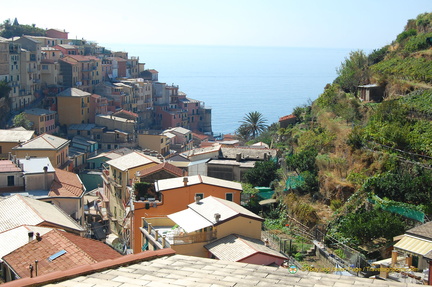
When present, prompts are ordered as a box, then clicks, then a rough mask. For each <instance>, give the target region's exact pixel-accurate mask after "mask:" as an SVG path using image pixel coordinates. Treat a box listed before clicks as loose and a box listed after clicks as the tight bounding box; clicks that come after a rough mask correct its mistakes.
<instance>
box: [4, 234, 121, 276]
mask: <svg viewBox="0 0 432 287" xmlns="http://www.w3.org/2000/svg"><path fill="white" fill-rule="evenodd" d="M62 250H64V251H66V252H65V253H64V254H62V255H60V256H58V257H57V258H55V259H52V260H50V259H49V258H50V257H51V256H52V255H54V254H56V253H57V252H59V251H62ZM121 256H122V255H121V254H120V253H118V252H117V251H115V250H114V249H112V248H111V247H110V246H108V245H106V244H104V243H102V242H100V241H97V240H93V239H88V238H84V237H80V236H78V235H74V234H70V233H67V232H64V231H59V230H57V229H55V230H52V231H50V232H48V233H46V234H45V235H42V236H41V237H40V239H35V240H33V241H31V242H29V243H28V244H26V245H24V246H22V247H20V248H18V249H16V250H15V251H13V252H11V253H9V254H8V255H6V256H4V257H3V260H4V261H5V262H7V264H8V265H9V266H11V267H12V268H13V270H14V271H15V272H16V273H17V274H18V276H20V277H21V278H24V277H29V276H30V273H29V265H30V264H32V265H33V266H34V265H35V260H38V266H37V269H38V276H39V275H44V274H48V273H51V272H54V271H61V270H69V269H71V268H74V267H77V266H81V265H88V264H93V263H97V262H101V261H103V260H107V259H115V258H119V257H121Z"/></svg>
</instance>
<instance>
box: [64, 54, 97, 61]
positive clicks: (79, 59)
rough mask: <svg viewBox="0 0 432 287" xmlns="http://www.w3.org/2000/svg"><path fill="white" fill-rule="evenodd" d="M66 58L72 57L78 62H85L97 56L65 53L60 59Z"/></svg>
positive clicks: (95, 58)
mask: <svg viewBox="0 0 432 287" xmlns="http://www.w3.org/2000/svg"><path fill="white" fill-rule="evenodd" d="M67 58H72V59H74V60H75V61H78V62H87V61H91V60H99V58H97V57H95V56H82V55H67V56H66V57H64V58H63V59H62V60H63V61H64V59H67Z"/></svg>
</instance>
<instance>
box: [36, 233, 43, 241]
mask: <svg viewBox="0 0 432 287" xmlns="http://www.w3.org/2000/svg"><path fill="white" fill-rule="evenodd" d="M36 240H37V241H41V240H42V237H41V236H40V233H39V232H37V233H36Z"/></svg>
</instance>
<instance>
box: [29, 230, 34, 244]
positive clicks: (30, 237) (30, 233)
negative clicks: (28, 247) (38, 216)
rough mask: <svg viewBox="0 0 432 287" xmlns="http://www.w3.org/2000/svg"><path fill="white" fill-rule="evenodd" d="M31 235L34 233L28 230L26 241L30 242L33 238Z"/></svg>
mask: <svg viewBox="0 0 432 287" xmlns="http://www.w3.org/2000/svg"><path fill="white" fill-rule="evenodd" d="M33 235H34V232H33V231H29V232H28V242H31V241H32V240H33Z"/></svg>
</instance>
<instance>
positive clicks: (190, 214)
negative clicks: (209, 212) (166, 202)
mask: <svg viewBox="0 0 432 287" xmlns="http://www.w3.org/2000/svg"><path fill="white" fill-rule="evenodd" d="M168 218H170V219H171V220H172V221H174V222H175V223H176V224H177V225H178V226H180V227H181V228H183V230H184V231H186V232H188V233H189V232H194V231H197V230H200V229H203V228H206V227H209V226H212V225H213V224H212V223H211V222H210V221H208V220H207V219H205V218H204V217H202V216H201V215H199V214H198V213H196V212H195V211H193V210H192V209H189V208H188V209H185V210H182V211H179V212H176V213H173V214H169V215H168Z"/></svg>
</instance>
